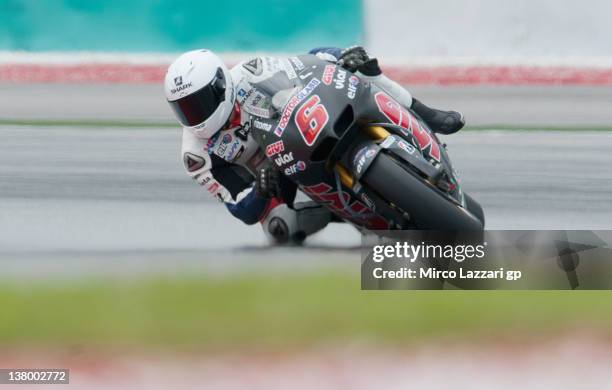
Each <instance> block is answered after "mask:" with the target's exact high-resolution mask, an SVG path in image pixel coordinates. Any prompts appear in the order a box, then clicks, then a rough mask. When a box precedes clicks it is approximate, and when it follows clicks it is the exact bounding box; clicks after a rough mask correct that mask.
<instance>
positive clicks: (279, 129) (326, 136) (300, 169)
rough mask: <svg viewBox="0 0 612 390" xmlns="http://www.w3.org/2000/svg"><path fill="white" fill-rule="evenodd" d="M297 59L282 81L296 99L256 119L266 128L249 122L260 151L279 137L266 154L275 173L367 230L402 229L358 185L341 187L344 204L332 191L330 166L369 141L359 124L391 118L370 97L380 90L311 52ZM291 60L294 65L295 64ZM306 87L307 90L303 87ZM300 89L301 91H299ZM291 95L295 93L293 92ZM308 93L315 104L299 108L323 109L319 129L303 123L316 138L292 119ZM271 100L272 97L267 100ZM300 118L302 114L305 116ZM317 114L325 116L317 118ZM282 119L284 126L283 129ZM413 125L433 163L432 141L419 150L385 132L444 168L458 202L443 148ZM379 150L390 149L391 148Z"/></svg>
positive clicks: (409, 137)
mask: <svg viewBox="0 0 612 390" xmlns="http://www.w3.org/2000/svg"><path fill="white" fill-rule="evenodd" d="M294 58H295V57H294ZM297 59H298V61H299V62H301V63H302V64H303V69H299V68H297V67H295V66H294V69H295V71H296V74H297V77H296V78H295V79H292V80H290V81H289V82H287V83H285V84H286V85H295V86H296V87H295V90H294V92H293V94H294V95H293V96H298V98H297V100H298V101H297V103H296V101H293V103H292V101H291V99H289V101H288V102H287V103H285V104H284V105H283V106H282V107H277V109H278V115H277V117H275V118H273V119H264V118H261V119H258V120H259V121H261V122H264V123H265V124H266V125H267V124H269V125H271V126H270V128H269V130H266V129H265V127H267V126H259V127H258V126H252V134H253V136H254V138H255V139H256V140H257V141H258V142H259V144H260V146H261V148H262V150H264V151H266V150H267V149H268V147H269V145H272V144H275V143H277V142H278V141H282V143H283V147H284V151H283V152H280V153H276V154H274V155H272V156H268V157H269V159H270V160H271V162H272V164H275V165H276V166H277V168H278V169H279V170H280V172H281V173H284V174H286V176H287V177H289V178H290V179H291V180H292V181H294V182H295V183H296V184H298V186H299V187H300V188H301V189H302V191H304V192H305V193H306V194H308V195H309V196H311V197H312V198H313V200H315V201H318V202H320V203H325V204H327V206H328V207H329V208H330V209H332V211H334V212H335V213H336V214H338V215H340V216H341V217H342V218H344V219H348V220H349V221H351V222H353V223H354V224H356V225H359V226H364V227H367V228H370V229H389V228H396V227H402V226H401V223H400V221H398V220H397V219H398V216H397V215H395V216H394V215H390V213H391V214H392V212H383V211H384V210H385V207H384V206H383V205H380V206H379V204H378V202H377V201H376V200H373V199H372V198H373V197H375V196H372V195H371V194H365V195H364V194H363V193H362V191H360V188H358V187H359V186H353V188H346V187H343V188H342V190H343V192H344V195H343V196H344V202H342V199H340V196H339V194H338V191H337V188H338V187H337V183H338V181H337V180H336V176H335V175H334V170H333V166H334V164H335V163H336V162H338V161H339V162H342V164H343V165H344V166H345V167H351V166H354V161H352V160H353V159H354V157H355V156H356V154H357V153H358V152H359V151H358V150H357V149H359V146H361V145H363V144H364V142H368V141H369V140H370V139H369V138H368V137H367V136H366V135H365V134H363V132H362V131H360V128H361V126H362V125H363V124H365V123H386V124H389V123H391V122H392V120H391V119H393V118H389V117H388V116H387V115H385V114H384V113H383V112H382V111H381V110H380V109H379V106H380V104H377V99H376V98H375V96H376V95H377V94H378V93H381V90H380V89H379V88H378V87H376V86H375V85H373V84H370V83H368V82H365V81H363V80H361V79H359V78H358V77H357V76H355V75H354V74H353V73H351V72H348V71H346V70H344V69H342V68H340V67H339V66H337V65H334V64H331V63H329V62H326V61H323V60H321V59H319V58H318V57H316V56H314V55H303V56H298V57H297ZM292 63H293V64H295V62H292ZM332 69H333V72H332ZM330 74H331V77H330ZM283 77H284V73H283ZM309 83H310V84H309ZM309 85H310V88H306V87H307V86H309ZM313 85H314V87H313ZM304 88H306V90H304ZM300 91H302V92H303V93H302V94H301V95H300V93H299V92H300ZM266 92H268V91H266ZM269 93H270V94H272V91H269ZM296 93H297V95H295V94H296ZM314 96H318V104H315V105H313V106H312V108H311V109H310V111H309V110H308V109H305V111H304V112H306V113H307V114H308V113H312V110H314V109H315V106H317V105H321V106H322V107H324V110H325V112H326V114H327V115H326V116H327V117H328V119H327V121H326V122H325V125H324V126H322V127H321V126H318V124H317V123H315V122H310V123H309V124H308V126H309V128H312V127H321V129H320V131H319V132H318V133H317V134H316V136H313V135H312V134H311V133H308V132H307V133H308V134H307V135H303V132H302V131H301V130H300V128H299V126H298V121H297V120H296V117H297V113H298V111H299V110H300V109H302V108H303V106H304V105H305V103H306V102H308V101H309V99H313V101H315V103H316V101H317V98H313V97H314ZM270 97H271V98H272V97H273V96H270ZM276 100H277V99H272V101H273V102H274V101H276ZM292 108H293V109H292ZM318 110H319V111H320V110H321V109H318ZM412 114H413V115H414V117H415V118H418V116H417V115H416V114H414V113H412ZM303 116H304V115H303ZM305 116H306V117H308V115H305ZM323 117H325V115H322V116H320V117H319V118H323ZM287 118H288V120H287ZM302 122H304V121H302ZM283 123H284V124H285V126H284V129H283ZM419 123H420V126H421V128H422V129H424V131H426V132H427V134H428V135H429V137H430V139H431V140H432V144H433V143H435V147H436V148H437V150H438V151H439V157H438V160H439V161H435V159H432V158H431V156H429V152H431V151H432V148H434V146H433V145H430V146H429V147H425V148H423V150H420V149H421V148H420V146H422V145H420V144H419V142H418V140H416V139H415V138H414V136H413V135H412V134H410V133H409V132H407V131H406V130H403V131H401V130H397V131H395V130H393V128H392V126H391V127H390V129H389V131H390V132H391V133H394V132H397V133H398V135H399V136H400V137H401V138H403V139H405V140H407V141H408V142H410V143H411V144H413V145H415V146H416V147H417V150H419V153H418V154H419V156H418V158H421V159H426V161H428V163H430V164H432V165H433V166H435V167H436V169H435V170H436V171H438V172H445V173H446V174H447V175H448V176H449V179H450V180H451V181H452V182H453V183H454V184H455V185H456V188H457V189H456V190H455V194H454V195H453V194H449V199H450V200H451V201H455V202H456V203H458V204H462V202H463V201H462V199H463V196H462V195H461V190H460V188H459V185H458V183H457V180H456V178H455V176H454V173H453V171H452V167H451V163H450V159H449V157H448V155H447V153H446V151H445V149H444V147H443V146H442V145H440V144H439V142H438V140H437V138H436V137H435V135H434V134H433V133H432V132H431V131H430V130H429V129H428V128H427V126H426V124H425V123H423V121H421V120H419ZM396 127H397V126H396ZM370 142H371V141H370ZM276 145H278V144H276ZM277 149H278V148H277ZM391 149H392V147H391ZM271 151H273V150H271ZM378 152H380V151H379V150H378V151H377V152H376V153H378ZM385 152H389V153H393V151H391V150H389V151H385ZM421 152H422V153H421ZM289 153H292V156H291V157H292V160H291V161H288V162H286V163H285V162H283V161H279V163H280V165H279V164H278V163H275V162H274V160H275V159H276V158H277V157H278V155H285V154H289ZM268 154H269V153H268ZM423 156H425V157H423ZM281 160H282V159H281ZM286 160H289V158H286ZM346 205H349V206H350V210H348V209H347V208H346V207H345V206H346ZM403 227H405V225H404V226H403Z"/></svg>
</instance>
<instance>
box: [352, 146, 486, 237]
mask: <svg viewBox="0 0 612 390" xmlns="http://www.w3.org/2000/svg"><path fill="white" fill-rule="evenodd" d="M361 184H362V185H364V186H365V187H367V188H368V189H369V190H370V191H373V192H375V193H376V194H377V195H378V196H380V197H381V198H382V199H385V200H386V201H387V202H389V203H390V204H391V205H392V206H393V207H395V208H397V209H399V210H400V211H402V212H404V213H408V215H409V216H410V221H411V222H412V223H413V224H414V225H416V227H417V228H418V229H424V230H472V231H474V230H478V231H479V230H483V229H484V224H483V223H482V222H481V221H480V219H479V217H477V216H474V215H472V214H471V213H470V212H468V211H467V210H466V209H464V208H462V207H460V206H458V205H456V204H454V203H452V202H451V201H449V200H448V199H446V198H445V197H444V196H443V195H442V194H441V193H440V192H438V190H437V189H436V188H434V187H433V186H432V185H430V184H429V183H427V182H425V180H424V179H422V178H420V177H417V176H416V175H415V174H413V173H411V172H409V171H408V170H406V169H405V168H404V167H402V166H401V165H399V163H398V162H396V161H395V160H394V159H393V158H391V157H390V156H389V155H387V154H385V153H380V154H379V155H378V156H377V157H376V159H375V160H374V161H373V162H372V164H371V165H370V167H369V168H368V170H367V171H366V172H365V174H364V176H363V177H362V178H361ZM483 216H484V214H483ZM483 220H484V218H483Z"/></svg>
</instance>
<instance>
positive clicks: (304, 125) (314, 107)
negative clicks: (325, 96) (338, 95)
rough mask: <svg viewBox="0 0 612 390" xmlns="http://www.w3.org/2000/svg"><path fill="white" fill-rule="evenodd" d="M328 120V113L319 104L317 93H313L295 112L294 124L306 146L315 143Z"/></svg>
mask: <svg viewBox="0 0 612 390" xmlns="http://www.w3.org/2000/svg"><path fill="white" fill-rule="evenodd" d="M328 121H329V114H328V113H327V110H326V109H325V106H323V105H322V104H321V98H319V95H314V96H312V97H311V98H310V99H308V100H306V101H305V102H304V104H302V107H300V109H299V110H298V111H297V112H296V114H295V124H296V125H297V127H298V129H300V133H301V134H302V138H304V142H306V145H308V146H312V145H313V144H314V143H315V141H316V140H317V137H318V136H319V133H320V132H321V129H323V128H324V127H325V125H326V124H327V122H328Z"/></svg>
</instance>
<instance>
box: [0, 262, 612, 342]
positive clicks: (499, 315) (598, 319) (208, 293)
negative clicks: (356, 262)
mask: <svg viewBox="0 0 612 390" xmlns="http://www.w3.org/2000/svg"><path fill="white" fill-rule="evenodd" d="M359 283H360V282H359V277H358V275H356V274H353V273H348V274H347V272H346V271H339V270H338V271H334V270H320V271H306V272H302V273H301V274H293V273H282V272H280V273H279V272H272V273H268V274H266V273H264V272H260V273H257V272H255V273H243V274H239V275H234V276H232V277H219V276H216V277H215V276H210V275H208V276H207V275H203V274H200V275H198V274H196V275H188V274H185V275H184V276H180V275H175V276H170V277H163V278H160V277H156V278H146V277H145V278H139V279H131V278H128V279H125V280H112V279H110V280H109V279H97V280H91V279H89V278H86V279H83V280H73V281H69V282H66V281H64V282H59V281H57V280H56V281H53V280H49V281H39V282H28V283H25V284H24V283H18V282H8V281H5V282H3V284H2V286H0V307H1V308H2V321H0V345H4V346H5V347H8V346H11V345H13V346H15V347H18V346H28V345H29V346H35V347H45V346H46V347H52V348H53V347H60V348H68V347H72V346H103V347H113V346H114V347H119V348H121V347H136V348H137V347H143V346H147V347H159V348H164V349H165V348H169V349H170V350H185V349H188V350H190V349H197V350H202V349H204V350H207V349H213V350H214V349H216V348H228V347H229V348H237V349H240V348H244V347H249V346H251V347H268V348H278V347H281V348H290V349H291V348H300V347H303V346H306V345H318V344H327V343H344V342H365V343H374V344H377V345H396V346H397V345H409V344H414V343H422V342H426V341H427V340H440V338H441V337H442V338H451V339H454V340H457V341H459V340H465V341H470V340H472V341H478V342H485V341H487V340H492V339H495V338H499V337H502V338H504V337H510V338H512V337H520V338H521V340H523V341H524V340H525V339H530V338H531V337H533V338H535V339H537V338H542V337H545V338H548V337H555V336H559V335H561V336H562V335H564V334H567V333H568V332H569V333H571V332H572V331H576V330H579V331H592V332H594V333H595V334H609V329H610V326H611V325H612V300H611V299H610V298H611V293H610V292H602V291H571V292H563V291H524V292H517V291H360V290H359Z"/></svg>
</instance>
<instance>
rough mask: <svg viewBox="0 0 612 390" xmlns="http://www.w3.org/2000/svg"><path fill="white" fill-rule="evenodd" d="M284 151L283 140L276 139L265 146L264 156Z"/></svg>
mask: <svg viewBox="0 0 612 390" xmlns="http://www.w3.org/2000/svg"><path fill="white" fill-rule="evenodd" d="M284 151H285V144H284V143H283V141H282V140H281V141H276V142H274V143H273V144H270V145H268V146H266V157H272V156H274V155H275V154H278V153H281V152H284Z"/></svg>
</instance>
